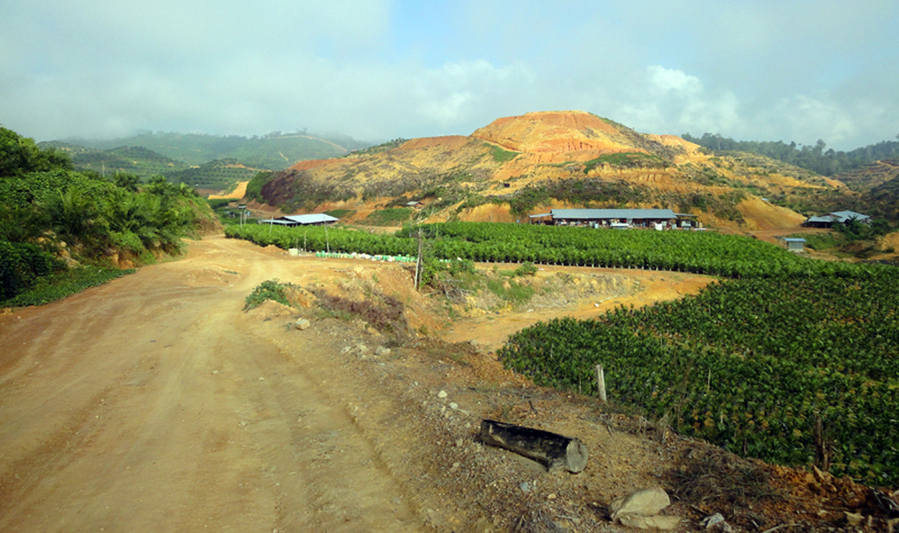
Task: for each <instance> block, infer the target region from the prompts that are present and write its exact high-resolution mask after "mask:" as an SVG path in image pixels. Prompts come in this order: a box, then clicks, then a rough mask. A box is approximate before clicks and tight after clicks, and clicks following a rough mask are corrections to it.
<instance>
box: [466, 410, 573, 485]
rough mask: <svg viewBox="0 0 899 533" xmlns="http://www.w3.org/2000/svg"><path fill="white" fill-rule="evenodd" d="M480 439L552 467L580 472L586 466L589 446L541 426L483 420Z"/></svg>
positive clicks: (549, 467)
mask: <svg viewBox="0 0 899 533" xmlns="http://www.w3.org/2000/svg"><path fill="white" fill-rule="evenodd" d="M481 441H482V442H483V443H484V444H489V445H491V446H499V447H500V448H505V449H507V450H509V451H513V452H515V453H518V454H521V455H523V456H525V457H529V458H531V459H533V460H535V461H538V462H540V463H542V464H543V465H544V466H546V467H547V468H548V469H549V470H553V469H555V468H564V469H565V470H568V471H569V472H571V473H573V474H577V473H578V472H582V471H583V470H584V468H585V467H586V466H587V447H586V446H584V443H582V442H581V441H579V440H578V439H576V438H572V437H566V436H564V435H559V434H558V433H551V432H549V431H543V430H542V429H533V428H526V427H523V426H516V425H514V424H505V423H503V422H497V421H495V420H482V421H481Z"/></svg>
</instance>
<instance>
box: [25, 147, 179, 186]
mask: <svg viewBox="0 0 899 533" xmlns="http://www.w3.org/2000/svg"><path fill="white" fill-rule="evenodd" d="M40 147H41V148H43V149H55V150H58V151H60V152H63V153H66V154H69V157H71V159H72V164H73V165H74V167H75V168H76V169H77V170H80V171H88V170H90V171H94V172H97V173H98V174H100V175H105V176H110V175H114V174H116V173H119V172H124V173H127V174H134V175H135V176H138V177H140V178H141V179H143V180H144V181H146V180H147V178H149V177H151V176H159V175H166V174H169V173H171V172H177V171H180V170H184V169H186V168H187V165H185V164H184V163H181V162H179V161H175V160H174V159H171V158H168V157H166V156H164V155H161V154H159V153H157V152H154V151H152V150H150V149H147V148H144V147H141V146H119V147H116V148H113V149H110V150H100V149H96V148H86V147H84V146H77V145H74V144H68V143H61V142H48V143H40Z"/></svg>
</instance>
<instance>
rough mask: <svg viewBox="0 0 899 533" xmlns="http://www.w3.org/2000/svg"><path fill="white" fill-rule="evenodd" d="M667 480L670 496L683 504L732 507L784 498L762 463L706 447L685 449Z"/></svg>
mask: <svg viewBox="0 0 899 533" xmlns="http://www.w3.org/2000/svg"><path fill="white" fill-rule="evenodd" d="M669 481H670V483H671V489H672V493H673V495H674V496H675V497H676V498H678V499H679V500H681V501H683V502H685V503H700V504H705V505H714V506H722V505H727V506H732V505H737V504H745V503H747V502H757V501H761V500H769V501H771V500H774V501H776V500H781V499H783V498H784V494H783V493H782V492H781V491H779V490H778V489H776V488H775V487H773V486H772V484H771V476H770V475H769V474H768V472H767V470H766V469H765V467H764V465H762V464H760V463H756V462H753V461H748V460H746V459H742V458H740V457H738V456H736V455H734V454H732V453H729V452H727V451H724V450H722V449H719V448H710V447H706V446H703V447H698V446H696V447H688V448H686V450H685V451H684V453H683V456H682V458H681V460H680V462H679V466H678V467H677V468H676V469H674V470H673V471H672V472H671V479H670V480H669Z"/></svg>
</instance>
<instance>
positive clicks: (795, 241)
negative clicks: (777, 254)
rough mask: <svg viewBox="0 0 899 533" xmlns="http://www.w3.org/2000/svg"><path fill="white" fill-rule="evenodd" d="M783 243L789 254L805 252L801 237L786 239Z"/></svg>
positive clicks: (803, 241) (803, 240)
mask: <svg viewBox="0 0 899 533" xmlns="http://www.w3.org/2000/svg"><path fill="white" fill-rule="evenodd" d="M784 242H785V243H786V245H787V250H789V251H791V252H802V251H804V250H805V239H803V238H801V237H786V238H784Z"/></svg>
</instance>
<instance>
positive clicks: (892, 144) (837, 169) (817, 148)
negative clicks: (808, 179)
mask: <svg viewBox="0 0 899 533" xmlns="http://www.w3.org/2000/svg"><path fill="white" fill-rule="evenodd" d="M681 137H683V138H684V139H685V140H687V141H690V142H692V143H696V144H698V145H700V146H702V147H704V148H707V149H709V150H712V151H714V152H715V153H723V152H732V151H739V152H750V153H754V154H759V155H763V156H766V157H770V158H772V159H778V160H780V161H783V162H785V163H789V164H791V165H796V166H797V167H801V168H805V169H808V170H811V171H813V172H816V173H818V174H821V175H822V176H835V175H837V174H840V173H842V172H849V171H851V170H853V169H856V168H858V167H861V166H862V165H866V164H868V163H873V162H874V161H878V160H882V159H895V158H897V157H899V141H882V142H879V143H877V144H872V145H868V146H863V147H861V148H856V149H855V150H851V151H849V152H842V151H835V150H833V149H832V148H831V149H826V148H827V144H826V143H825V142H824V141H822V140H818V142H817V143H815V145H814V146H802V145H797V144H796V143H795V142H791V143H789V144H786V143H784V142H783V141H776V142H770V141H762V142H760V141H737V140H734V139H731V138H729V137H722V136H721V135H720V134H712V133H704V134H703V135H702V137H693V136H692V135H690V134H689V133H684V134H683V135H681Z"/></svg>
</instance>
